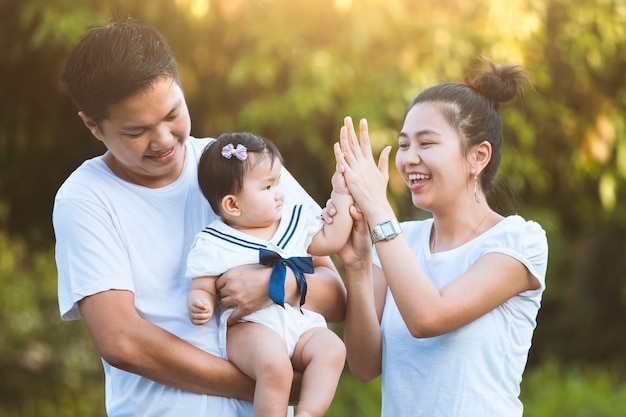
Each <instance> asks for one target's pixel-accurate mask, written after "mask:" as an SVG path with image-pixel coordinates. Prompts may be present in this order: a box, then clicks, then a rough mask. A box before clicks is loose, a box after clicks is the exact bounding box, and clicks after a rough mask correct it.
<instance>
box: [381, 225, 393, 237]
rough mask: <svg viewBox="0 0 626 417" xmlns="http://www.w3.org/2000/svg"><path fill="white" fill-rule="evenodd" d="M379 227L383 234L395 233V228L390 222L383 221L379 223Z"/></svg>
mask: <svg viewBox="0 0 626 417" xmlns="http://www.w3.org/2000/svg"><path fill="white" fill-rule="evenodd" d="M380 229H381V230H382V232H383V235H384V236H393V235H395V234H396V229H395V228H394V227H393V224H392V223H391V222H384V223H382V224H381V225H380Z"/></svg>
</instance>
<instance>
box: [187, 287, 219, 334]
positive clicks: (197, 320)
mask: <svg viewBox="0 0 626 417" xmlns="http://www.w3.org/2000/svg"><path fill="white" fill-rule="evenodd" d="M216 280H217V276H206V277H197V278H194V279H193V280H192V281H191V288H190V290H189V294H188V295H187V311H188V312H189V318H190V319H191V322H192V323H193V324H196V325H198V326H200V325H203V324H206V323H207V322H208V321H209V320H210V319H211V317H212V316H213V312H214V311H215V300H216V289H215V281H216Z"/></svg>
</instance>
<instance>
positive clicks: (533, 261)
mask: <svg viewBox="0 0 626 417" xmlns="http://www.w3.org/2000/svg"><path fill="white" fill-rule="evenodd" d="M507 220H508V219H507ZM505 221H506V220H505ZM490 252H497V253H504V254H507V255H509V256H511V257H513V258H515V259H517V260H518V261H520V262H521V263H522V264H523V265H524V266H525V267H526V268H527V269H528V271H529V272H530V273H531V274H532V275H533V276H534V277H535V278H537V280H538V281H539V283H540V284H541V288H540V291H543V289H545V277H546V270H547V266H548V240H547V237H546V232H545V231H544V230H543V228H542V227H541V226H540V225H539V224H538V223H536V222H534V221H526V220H524V219H522V218H521V217H519V216H514V218H512V219H511V221H509V222H508V224H507V225H506V226H505V227H504V228H503V230H502V231H501V232H500V233H497V234H496V235H495V236H493V238H492V239H489V241H488V244H487V249H486V250H485V252H484V253H490Z"/></svg>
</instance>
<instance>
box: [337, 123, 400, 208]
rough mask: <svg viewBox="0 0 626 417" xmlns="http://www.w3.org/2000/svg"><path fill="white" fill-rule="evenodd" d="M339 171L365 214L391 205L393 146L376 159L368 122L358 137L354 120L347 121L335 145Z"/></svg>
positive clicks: (360, 124)
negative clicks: (390, 157) (390, 163)
mask: <svg viewBox="0 0 626 417" xmlns="http://www.w3.org/2000/svg"><path fill="white" fill-rule="evenodd" d="M334 151H335V158H336V159H337V170H338V171H339V172H341V173H343V175H344V177H345V179H346V183H347V184H348V188H349V189H350V193H351V194H352V196H353V198H354V200H355V202H356V204H357V206H358V207H359V209H361V210H362V211H363V212H364V213H365V215H366V216H367V215H369V213H370V212H371V211H372V210H375V208H376V206H377V205H378V204H381V203H384V204H385V205H386V204H388V203H387V183H388V182H389V154H390V152H391V146H386V147H385V148H384V149H383V150H382V152H381V154H380V158H379V160H378V164H376V161H375V160H374V156H373V153H372V146H371V144H370V140H369V132H368V127H367V120H365V119H361V121H360V123H359V136H358V137H357V134H356V131H355V130H354V125H353V123H352V118H351V117H346V118H345V119H344V125H343V126H342V127H341V131H340V134H339V143H336V144H335V148H334Z"/></svg>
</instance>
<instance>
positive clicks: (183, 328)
mask: <svg viewBox="0 0 626 417" xmlns="http://www.w3.org/2000/svg"><path fill="white" fill-rule="evenodd" d="M210 141H211V140H210V139H196V138H192V137H189V138H188V139H187V140H186V142H185V147H186V156H185V163H184V168H183V171H182V173H181V175H180V177H179V178H178V179H177V180H176V181H174V182H173V183H171V184H169V185H167V186H165V187H161V188H156V189H153V188H146V187H142V186H139V185H136V184H132V183H129V182H126V181H124V180H122V179H120V178H119V177H117V176H116V175H115V174H113V173H112V172H111V170H110V169H109V168H108V167H107V165H106V164H105V163H104V161H103V160H102V158H101V157H96V158H93V159H90V160H87V161H85V162H84V163H83V164H82V165H81V166H80V167H78V168H77V169H76V170H75V171H74V172H73V173H72V174H71V175H70V176H69V178H68V179H67V180H66V181H65V182H64V184H63V185H62V186H61V188H60V189H59V191H58V193H57V195H56V198H55V202H54V210H53V224H54V230H55V235H56V262H57V269H58V287H59V288H58V294H59V309H60V313H61V317H62V318H63V319H64V320H75V319H80V318H81V316H80V311H79V309H78V304H77V303H78V301H80V300H81V299H83V298H84V297H87V296H90V295H93V294H96V293H99V292H102V291H107V290H111V289H116V290H128V291H132V292H133V293H134V295H135V306H136V308H137V311H138V312H139V315H140V316H141V317H142V318H144V319H146V320H148V321H150V322H152V323H154V324H156V325H157V326H160V327H162V328H163V329H165V330H167V331H169V332H171V333H173V334H174V335H176V336H178V337H180V338H182V339H184V340H186V341H188V342H190V343H191V344H193V345H195V346H197V347H199V348H201V349H203V350H205V351H207V352H209V353H212V354H214V355H216V356H219V349H218V339H217V334H218V326H217V322H216V320H211V321H210V322H209V323H208V324H207V325H205V326H195V325H193V324H192V323H191V321H190V320H189V316H188V314H187V308H186V297H187V292H188V290H189V283H190V280H188V279H185V269H186V260H187V253H188V252H189V249H190V247H191V244H192V242H193V240H194V237H195V236H196V234H197V233H198V232H199V231H201V230H202V229H203V228H204V227H205V226H206V225H207V224H209V223H211V221H213V220H214V219H216V218H217V216H216V215H215V214H214V213H213V211H212V210H211V207H210V205H209V203H208V202H207V201H206V199H205V198H204V196H203V195H202V193H201V191H200V188H199V186H198V179H197V163H198V160H199V158H200V155H201V154H202V151H203V150H204V148H205V146H206V145H207V144H208V143H209V142H210ZM281 183H282V186H283V188H284V190H285V197H286V200H287V201H292V198H293V201H300V202H305V201H309V202H310V203H311V204H316V203H315V202H314V201H313V199H311V197H310V196H309V195H308V194H307V193H306V192H305V191H304V190H303V189H302V187H300V185H299V184H298V183H297V182H296V180H295V179H294V178H293V177H292V176H291V175H290V174H289V173H288V172H287V171H286V170H283V173H282V176H281ZM102 362H103V366H104V372H105V388H106V408H107V413H108V415H109V416H111V417H117V416H139V415H141V416H155V417H157V416H159V417H163V416H172V417H180V416H187V415H193V416H211V417H212V416H220V417H222V416H223V417H231V416H233V417H234V416H235V415H241V414H237V411H236V409H237V407H241V404H242V402H241V401H234V400H229V399H226V398H222V397H215V396H209V395H200V394H195V393H191V392H187V391H183V390H180V389H176V388H172V387H169V386H165V385H162V384H159V383H157V382H154V381H152V380H150V379H147V378H144V377H141V376H139V375H136V374H132V373H129V372H125V371H123V370H120V369H117V368H115V367H113V366H111V365H109V364H108V363H106V362H105V361H104V360H103V361H102ZM246 404H248V405H249V403H246ZM244 408H245V407H244ZM246 411H247V412H249V413H250V415H252V407H248V409H247V410H246Z"/></svg>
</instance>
